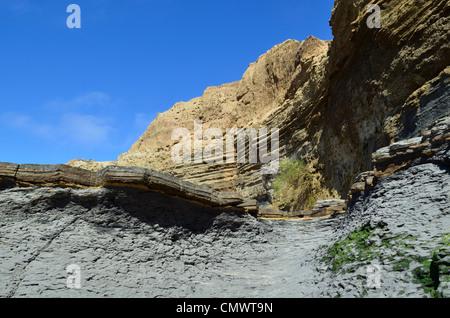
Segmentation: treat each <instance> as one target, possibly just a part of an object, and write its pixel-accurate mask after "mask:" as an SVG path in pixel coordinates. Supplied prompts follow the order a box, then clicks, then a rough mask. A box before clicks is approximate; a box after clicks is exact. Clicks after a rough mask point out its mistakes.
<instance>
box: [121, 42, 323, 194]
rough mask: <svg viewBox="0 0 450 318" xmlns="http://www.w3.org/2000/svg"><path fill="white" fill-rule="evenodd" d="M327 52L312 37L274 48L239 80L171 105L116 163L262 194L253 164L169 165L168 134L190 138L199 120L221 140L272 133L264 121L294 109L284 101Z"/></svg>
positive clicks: (259, 174) (261, 186) (169, 138)
mask: <svg viewBox="0 0 450 318" xmlns="http://www.w3.org/2000/svg"><path fill="white" fill-rule="evenodd" d="M327 50H328V43H327V42H324V41H321V40H319V39H316V38H314V37H310V38H308V39H306V40H305V41H303V42H298V41H295V40H288V41H286V42H284V43H282V44H280V45H277V46H275V47H274V48H272V49H271V50H270V51H268V52H267V53H266V54H264V55H262V56H261V57H260V58H259V59H258V60H257V61H256V62H255V63H252V64H250V66H249V68H248V70H247V71H246V72H245V74H244V75H243V77H242V80H240V81H238V82H234V83H230V84H225V85H222V86H220V87H210V88H208V89H206V90H205V92H204V94H203V96H201V97H199V98H195V99H193V100H191V101H189V102H185V103H184V102H182V103H177V104H176V105H174V106H173V107H172V108H171V109H170V110H169V111H167V112H165V113H163V114H159V115H158V117H157V118H156V120H155V121H154V122H152V123H151V124H150V126H149V128H148V129H147V131H146V132H145V134H144V135H143V136H142V137H141V138H140V140H138V141H137V142H136V143H135V144H134V145H133V147H132V148H131V149H130V151H129V152H127V153H125V154H123V155H121V156H120V157H119V159H118V164H119V165H131V166H132V165H137V166H144V167H149V168H152V169H157V170H161V171H165V172H169V173H171V174H173V175H175V176H178V177H181V178H183V179H186V180H189V181H192V182H196V183H200V184H208V185H211V186H213V187H215V188H216V189H219V190H227V191H236V190H239V189H240V190H241V191H242V192H243V194H245V195H247V196H250V197H257V196H259V195H264V194H265V193H266V189H265V188H264V186H263V180H262V176H261V173H260V165H258V164H256V165H254V164H248V165H242V164H240V165H238V164H205V163H201V164H195V163H192V164H188V165H186V164H182V165H176V164H174V162H173V160H172V158H171V149H172V147H173V146H174V145H175V144H176V143H178V141H172V140H171V135H172V131H173V130H174V129H175V128H179V127H185V128H187V129H188V130H189V131H190V132H192V134H193V133H194V120H202V123H203V127H202V128H203V131H205V130H206V129H208V128H211V127H214V128H219V129H221V130H222V132H223V133H224V137H225V133H226V129H227V128H260V127H269V128H270V127H272V128H278V126H276V124H278V123H277V122H274V123H273V124H272V125H270V124H268V123H267V121H268V120H270V119H272V118H273V117H274V116H278V115H281V116H282V117H283V118H286V117H287V116H288V113H287V111H286V109H289V108H292V107H294V106H292V105H287V104H286V102H287V101H289V100H290V99H293V98H294V97H295V93H296V92H297V90H298V88H299V87H300V86H302V85H304V82H308V83H310V82H309V81H308V77H309V76H311V78H314V79H315V78H316V77H317V76H316V75H315V74H314V72H313V71H312V70H311V68H312V67H314V65H316V64H320V63H322V61H323V60H324V59H325V57H326V52H327ZM308 90H311V91H313V92H314V91H315V87H310V86H309V87H308ZM313 92H311V93H313ZM311 93H310V94H311ZM305 98H306V97H305ZM298 104H299V103H297V105H298ZM287 120H289V119H287ZM281 138H283V137H281ZM269 147H270V146H269ZM247 161H248V157H247Z"/></svg>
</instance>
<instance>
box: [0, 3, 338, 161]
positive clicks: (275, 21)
mask: <svg viewBox="0 0 450 318" xmlns="http://www.w3.org/2000/svg"><path fill="white" fill-rule="evenodd" d="M72 3H74V4H78V5H79V6H80V8H81V28H80V29H69V28H68V27H67V25H66V20H67V17H68V16H69V15H70V13H67V12H66V8H67V6H68V5H69V4H72ZM332 7H333V0H304V1H302V0H296V1H292V0H278V1H275V0H258V1H254V0H229V1H217V0H209V1H203V0H191V1H186V0H158V1H153V0H71V1H63V0H57V1H55V0H0V43H1V44H0V161H4V162H15V163H20V164H23V163H40V164H54V163H67V162H68V161H69V160H72V159H78V158H84V159H86V160H87V159H93V160H97V161H106V160H116V159H117V157H118V156H119V155H120V154H121V153H123V152H126V151H128V150H129V148H130V147H131V145H132V144H133V142H135V141H136V140H137V139H138V138H139V137H140V136H141V135H142V134H143V133H144V131H145V130H146V128H147V127H148V125H149V124H150V122H151V121H152V120H153V119H154V118H155V117H156V115H157V114H158V113H162V112H164V111H166V110H168V109H170V108H171V107H172V105H173V104H175V103H176V102H179V101H187V100H190V99H192V98H194V97H197V96H200V95H202V94H203V91H204V90H205V89H206V88H207V87H208V86H216V85H221V84H224V83H229V82H232V81H236V80H240V79H241V77H242V75H243V73H244V72H245V70H246V69H247V67H248V64H250V63H252V62H254V61H256V60H257V58H258V57H259V56H260V55H261V54H264V53H265V52H266V51H267V50H269V49H270V48H272V47H273V46H274V45H276V44H278V43H281V42H283V41H285V40H287V39H296V40H299V41H301V40H304V39H306V38H307V37H308V36H310V35H313V36H315V37H318V38H320V39H322V40H331V39H332V34H331V29H330V26H329V19H330V17H331V10H332Z"/></svg>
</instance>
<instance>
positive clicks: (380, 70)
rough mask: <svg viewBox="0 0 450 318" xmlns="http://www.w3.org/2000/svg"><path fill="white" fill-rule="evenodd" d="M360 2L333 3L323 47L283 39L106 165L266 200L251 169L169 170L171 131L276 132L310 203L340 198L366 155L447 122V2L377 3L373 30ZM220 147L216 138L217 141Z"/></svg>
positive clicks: (260, 178)
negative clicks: (308, 177)
mask: <svg viewBox="0 0 450 318" xmlns="http://www.w3.org/2000/svg"><path fill="white" fill-rule="evenodd" d="M371 3H372V1H368V0H364V1H362V0H361V1H339V0H338V1H336V2H335V5H334V9H333V12H332V16H331V20H330V25H331V27H332V30H333V35H334V38H333V40H332V41H330V42H327V41H321V40H319V39H316V38H314V37H310V38H308V39H306V40H304V41H302V42H297V41H295V40H288V41H286V42H284V43H282V44H279V45H277V46H275V47H274V48H272V49H271V50H269V51H268V52H267V53H266V54H264V55H262V56H261V57H260V58H259V59H258V60H257V61H256V62H255V63H252V64H251V65H250V66H249V68H248V70H247V71H246V72H245V74H244V75H243V77H242V80H240V81H238V82H234V83H229V84H225V85H222V86H219V87H210V88H208V89H206V90H205V92H204V94H203V96H201V97H198V98H195V99H193V100H191V101H188V102H180V103H177V104H176V105H174V106H173V107H172V108H171V109H170V110H168V111H167V112H165V113H163V114H159V115H158V117H157V118H156V119H155V121H154V122H152V123H151V124H150V126H149V127H148V129H147V131H146V132H145V133H144V135H143V136H142V137H141V138H140V139H139V140H138V141H137V142H136V143H135V144H134V145H133V146H132V148H131V149H130V151H128V152H127V153H125V154H122V155H121V156H120V157H119V159H118V162H117V164H119V165H127V166H133V165H136V166H142V167H148V168H152V169H156V170H161V171H165V172H168V173H171V174H173V175H175V176H177V177H180V178H183V179H186V180H189V181H192V182H194V183H199V184H207V185H210V186H212V187H214V188H216V189H218V190H225V191H238V192H240V193H241V194H242V195H244V196H246V197H251V198H257V199H260V201H265V200H266V201H267V200H268V201H270V200H271V198H272V195H273V190H272V183H271V181H272V177H271V176H264V175H262V174H261V164H250V163H247V164H204V163H197V164H195V163H191V164H179V165H177V164H174V162H173V160H172V159H171V149H172V147H173V146H174V145H175V144H176V143H177V141H172V140H171V133H172V131H173V129H174V128H178V127H185V128H187V129H188V130H189V131H191V132H193V123H194V120H202V122H203V130H206V129H207V128H210V127H216V128H219V129H221V130H222V131H223V132H225V131H226V128H239V127H241V128H250V127H252V128H259V127H267V128H279V129H280V156H281V157H285V156H287V157H291V158H295V159H298V160H302V161H304V162H306V163H307V165H308V169H309V170H310V171H311V173H312V175H313V180H312V183H313V188H314V189H315V190H314V191H315V197H316V198H317V199H329V198H339V197H345V194H346V193H347V191H348V190H349V188H350V186H351V184H352V180H353V178H354V177H355V176H356V175H357V174H359V173H360V172H362V171H366V170H368V169H369V168H370V167H371V154H372V152H374V151H375V150H376V149H378V148H381V147H384V146H387V145H389V144H390V143H392V142H394V141H396V140H400V139H403V138H410V137H414V136H418V135H419V134H420V133H422V132H423V130H424V127H426V126H427V125H429V124H430V123H431V122H432V121H433V120H435V119H437V118H439V117H442V116H445V115H448V114H449V113H450V106H449V74H450V67H449V64H450V63H449V62H450V49H449V35H450V30H449V26H450V23H449V22H450V21H449V19H450V18H449V12H450V4H449V3H448V2H447V1H444V0H437V1H425V0H420V1H413V0H408V1H404V0H401V1H400V0H391V1H382V2H380V3H379V5H380V7H381V27H380V28H369V26H368V25H367V20H368V19H369V16H370V15H371V13H372V12H368V11H367V8H368V5H369V4H371ZM224 137H225V136H224Z"/></svg>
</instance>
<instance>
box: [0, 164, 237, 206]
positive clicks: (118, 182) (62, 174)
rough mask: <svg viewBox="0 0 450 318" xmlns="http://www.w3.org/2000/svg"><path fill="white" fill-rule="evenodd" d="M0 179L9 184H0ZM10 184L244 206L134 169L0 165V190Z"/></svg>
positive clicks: (234, 196) (212, 192)
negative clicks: (115, 189) (122, 190)
mask: <svg viewBox="0 0 450 318" xmlns="http://www.w3.org/2000/svg"><path fill="white" fill-rule="evenodd" d="M3 179H5V181H9V182H7V183H6V184H5V185H2V181H3ZM11 182H12V183H14V184H17V185H21V186H24V185H25V186H35V185H37V186H70V187H84V188H99V187H105V186H124V187H136V188H144V189H147V190H150V191H153V192H161V193H165V194H168V195H171V196H173V197H175V198H181V199H184V200H187V201H194V202H196V203H197V204H205V205H208V206H211V207H223V208H226V207H231V208H232V207H234V208H235V209H237V207H238V206H239V205H240V204H242V203H244V200H243V198H242V197H241V196H240V195H238V194H236V193H231V192H218V191H215V190H213V189H212V188H209V187H207V186H201V185H197V184H193V183H191V182H187V181H184V180H181V179H178V178H176V177H173V176H171V175H169V174H164V173H161V172H158V171H153V170H149V169H144V168H137V167H116V166H108V167H106V168H104V169H102V170H100V171H91V170H85V169H81V168H75V167H72V166H68V165H17V164H13V163H1V162H0V187H7V186H9V185H10V183H11ZM242 210H243V209H242Z"/></svg>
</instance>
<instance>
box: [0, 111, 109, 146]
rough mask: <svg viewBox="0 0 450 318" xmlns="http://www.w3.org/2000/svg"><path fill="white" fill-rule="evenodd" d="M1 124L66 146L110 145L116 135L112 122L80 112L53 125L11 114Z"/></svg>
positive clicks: (59, 119)
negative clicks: (114, 134) (113, 135)
mask: <svg viewBox="0 0 450 318" xmlns="http://www.w3.org/2000/svg"><path fill="white" fill-rule="evenodd" d="M0 123H1V124H2V125H3V126H6V127H9V128H11V129H15V130H20V131H23V132H25V133H29V134H31V135H32V136H35V137H38V138H43V139H47V140H50V141H52V142H56V143H59V144H63V145H67V144H75V145H78V146H79V145H81V146H100V145H105V146H108V145H110V144H111V143H112V140H111V139H112V134H113V133H114V132H115V129H114V128H113V126H112V125H111V120H110V119H106V118H102V117H99V116H93V115H86V114H77V113H66V114H63V115H62V116H61V117H60V118H58V119H57V120H56V121H54V122H52V123H42V122H39V121H38V120H37V119H36V118H33V117H31V116H29V115H24V114H21V113H13V112H10V113H4V114H2V115H0Z"/></svg>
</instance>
